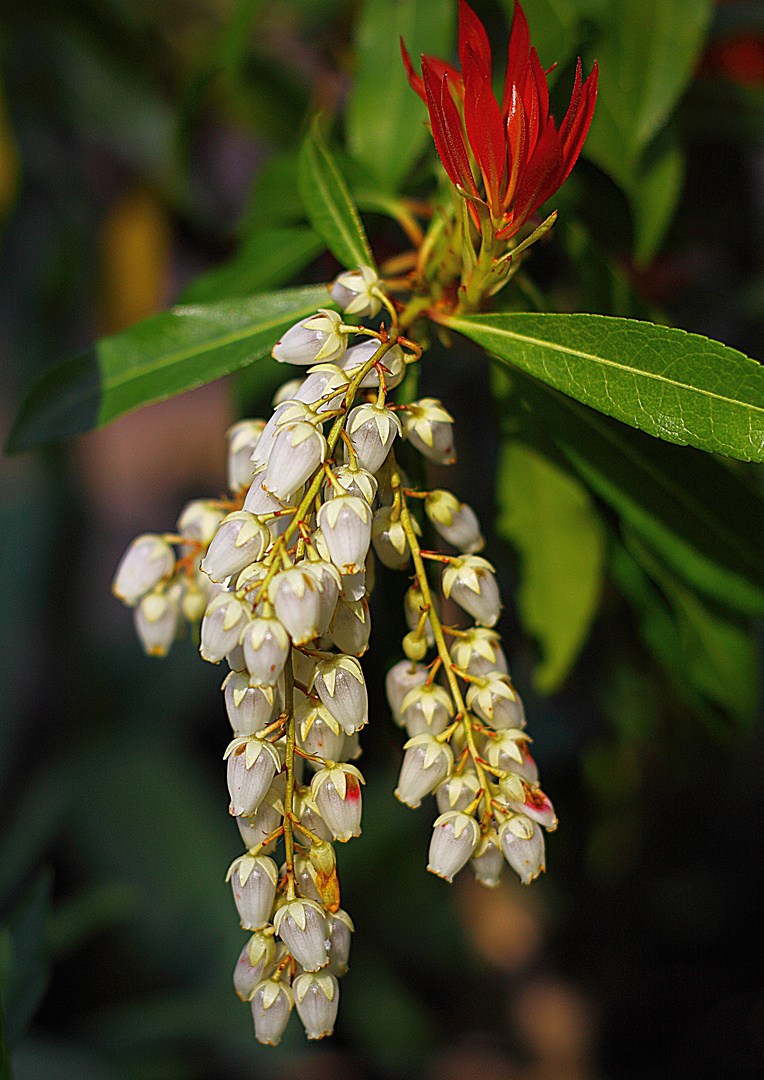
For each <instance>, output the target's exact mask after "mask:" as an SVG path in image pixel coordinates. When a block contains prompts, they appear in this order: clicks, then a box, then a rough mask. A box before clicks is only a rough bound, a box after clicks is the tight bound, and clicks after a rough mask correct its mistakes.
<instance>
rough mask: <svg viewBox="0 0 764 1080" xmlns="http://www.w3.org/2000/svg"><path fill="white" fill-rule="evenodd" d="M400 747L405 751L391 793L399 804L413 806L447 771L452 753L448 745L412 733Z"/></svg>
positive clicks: (428, 736) (451, 764) (452, 758)
mask: <svg viewBox="0 0 764 1080" xmlns="http://www.w3.org/2000/svg"><path fill="white" fill-rule="evenodd" d="M403 749H404V750H405V751H406V753H405V754H404V756H403V764H402V765H401V773H400V776H399V778H398V787H397V788H396V789H395V792H394V794H395V797H396V798H397V799H400V801H401V802H402V803H405V804H406V805H407V806H411V807H413V808H416V807H417V806H419V804H420V803H421V801H422V799H423V798H424V797H425V795H429V794H430V792H431V791H434V790H435V788H436V787H437V786H438V784H439V783H440V782H441V780H443V779H445V777H446V776H447V775H448V773H449V772H450V771H451V769H452V768H453V766H454V755H453V754H452V753H451V749H450V747H448V746H446V745H445V744H444V743H439V742H438V740H437V739H436V738H435V737H434V736H432V735H416V736H415V737H414V738H413V739H409V741H408V742H407V743H405V744H404V747H403Z"/></svg>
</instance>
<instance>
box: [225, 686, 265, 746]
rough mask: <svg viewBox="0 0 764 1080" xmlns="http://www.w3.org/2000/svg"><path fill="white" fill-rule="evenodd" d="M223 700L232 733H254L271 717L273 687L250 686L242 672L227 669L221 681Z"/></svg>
mask: <svg viewBox="0 0 764 1080" xmlns="http://www.w3.org/2000/svg"><path fill="white" fill-rule="evenodd" d="M223 700H224V701H225V707H226V712H227V713H228V719H229V720H230V722H231V727H232V728H233V732H234V735H237V736H242V735H254V734H255V732H256V731H259V730H260V729H261V728H264V727H266V726H267V725H268V724H269V723H270V722H271V720H272V719H273V713H274V709H275V704H276V695H275V693H274V689H273V687H272V686H265V687H263V686H250V683H249V677H248V675H247V674H246V673H244V672H234V671H229V673H228V674H227V675H226V677H225V679H224V681H223Z"/></svg>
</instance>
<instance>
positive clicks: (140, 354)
mask: <svg viewBox="0 0 764 1080" xmlns="http://www.w3.org/2000/svg"><path fill="white" fill-rule="evenodd" d="M331 306H332V304H331V300H330V298H329V293H328V292H327V289H326V287H325V286H323V285H308V286H304V287H302V288H299V289H283V290H280V291H279V292H274V293H264V294H262V295H261V296H255V297H252V298H251V299H249V300H229V301H225V302H223V303H219V304H210V305H206V306H192V305H187V306H181V307H175V308H171V309H170V310H169V311H166V312H163V313H162V314H161V315H154V316H152V317H151V318H149V319H145V320H144V321H143V322H140V323H137V324H136V325H135V326H131V327H130V329H129V330H124V331H122V332H121V333H119V334H114V335H113V336H112V337H107V338H102V339H101V341H99V342H97V343H96V345H95V346H93V348H92V349H90V350H88V352H86V353H83V354H81V355H79V356H76V357H73V358H72V359H69V360H66V361H64V363H63V364H60V365H59V366H58V367H55V368H53V369H52V370H51V371H49V372H48V373H47V374H45V375H43V377H42V378H41V379H40V380H39V382H37V383H36V384H35V385H34V386H33V387H32V390H31V391H30V393H29V395H28V397H27V398H26V400H25V402H24V404H23V405H22V408H21V411H20V413H19V416H18V418H17V420H16V423H15V425H14V427H13V430H12V432H11V435H10V438H9V440H8V450H9V451H11V452H14V451H19V450H28V449H30V448H31V447H34V446H41V445H43V444H45V443H49V442H54V441H56V440H58V439H65V438H68V437H69V436H71V435H78V434H79V433H80V432H83V431H89V430H90V429H92V428H96V427H102V426H103V425H104V424H108V423H109V421H111V420H114V419H115V418H116V417H118V416H121V415H122V414H123V413H126V412H130V411H131V410H132V409H137V408H138V407H139V406H141V405H146V404H147V403H148V402H151V401H161V400H163V399H164V398H168V397H173V396H174V395H175V394H180V393H183V391H185V390H190V389H192V388H193V387H196V386H202V385H204V384H205V383H208V382H212V381H213V379H218V378H220V376H221V375H227V374H228V373H229V372H230V371H234V370H235V369H236V368H240V367H243V366H245V365H246V364H251V363H252V362H253V361H254V360H258V359H260V358H261V357H263V356H266V355H267V354H268V353H269V352H270V351H271V349H272V348H273V346H274V345H275V343H276V341H277V340H278V338H279V336H280V335H281V334H282V333H283V332H284V331H285V330H287V329H288V328H289V327H290V326H291V325H292V324H293V323H295V322H297V321H298V320H299V319H301V318H306V317H307V316H308V315H310V314H311V312H313V311H315V310H316V309H317V308H318V307H331Z"/></svg>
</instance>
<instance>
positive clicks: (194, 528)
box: [178, 499, 225, 544]
mask: <svg viewBox="0 0 764 1080" xmlns="http://www.w3.org/2000/svg"><path fill="white" fill-rule="evenodd" d="M224 517H225V510H221V508H220V505H219V503H217V502H215V501H214V500H212V499H194V500H193V501H192V502H190V503H187V504H186V505H185V506H184V507H183V511H182V513H181V515H180V517H179V518H178V532H179V533H180V535H181V536H182V537H184V539H186V540H195V541H196V542H197V543H199V544H209V542H210V540H211V539H212V537H213V536H214V535H215V533H216V532H217V528H218V525H219V524H220V522H221V521H222V520H223V518H224Z"/></svg>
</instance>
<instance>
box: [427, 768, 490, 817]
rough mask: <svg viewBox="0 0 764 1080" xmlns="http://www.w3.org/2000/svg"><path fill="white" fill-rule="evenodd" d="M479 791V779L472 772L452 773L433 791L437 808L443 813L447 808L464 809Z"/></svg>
mask: <svg viewBox="0 0 764 1080" xmlns="http://www.w3.org/2000/svg"><path fill="white" fill-rule="evenodd" d="M478 791H480V781H479V780H478V777H477V774H476V773H474V772H468V771H466V770H465V771H464V772H461V773H454V774H453V776H449V777H447V778H446V779H445V780H444V781H443V783H442V784H440V785H439V787H438V790H437V791H436V792H435V799H436V800H437V803H438V810H440V812H441V814H445V813H446V811H447V810H464V808H465V807H466V806H469V805H470V803H472V802H474V801H475V798H476V797H477V793H478Z"/></svg>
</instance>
